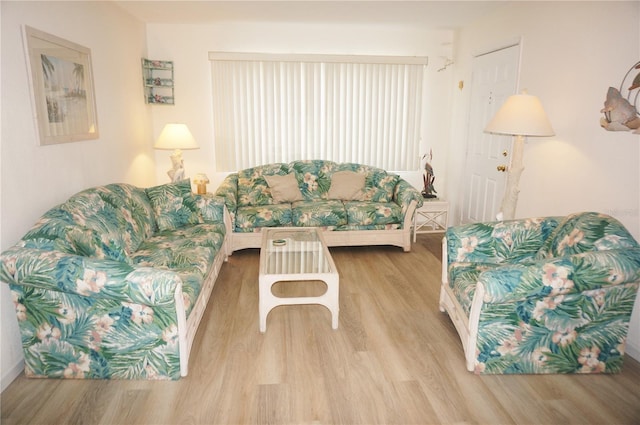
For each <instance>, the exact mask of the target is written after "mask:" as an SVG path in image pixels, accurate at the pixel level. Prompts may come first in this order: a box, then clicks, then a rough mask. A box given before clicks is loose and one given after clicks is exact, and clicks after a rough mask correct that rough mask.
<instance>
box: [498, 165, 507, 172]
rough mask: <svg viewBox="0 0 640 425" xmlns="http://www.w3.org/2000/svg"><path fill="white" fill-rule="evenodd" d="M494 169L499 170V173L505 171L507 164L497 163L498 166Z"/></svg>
mask: <svg viewBox="0 0 640 425" xmlns="http://www.w3.org/2000/svg"><path fill="white" fill-rule="evenodd" d="M496 169H497V170H498V171H500V172H501V173H504V172H505V171H507V166H506V165H498V166H497V167H496Z"/></svg>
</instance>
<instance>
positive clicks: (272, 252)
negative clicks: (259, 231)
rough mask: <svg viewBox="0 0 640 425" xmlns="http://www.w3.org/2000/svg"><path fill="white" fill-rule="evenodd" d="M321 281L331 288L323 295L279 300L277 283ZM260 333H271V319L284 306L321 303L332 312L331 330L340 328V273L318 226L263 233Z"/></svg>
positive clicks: (259, 278) (272, 230)
mask: <svg viewBox="0 0 640 425" xmlns="http://www.w3.org/2000/svg"><path fill="white" fill-rule="evenodd" d="M303 281H321V282H324V283H325V285H326V286H327V289H326V291H325V292H324V293H323V294H322V295H320V296H304V297H278V296H276V295H274V293H273V290H272V287H273V285H274V284H275V283H277V282H293V283H291V284H293V285H295V282H303ZM258 286H259V317H260V332H262V333H264V332H265V331H266V330H267V316H268V315H269V312H270V311H271V310H273V309H274V308H275V307H278V306H281V305H300V304H319V305H323V306H325V307H326V308H327V309H329V311H330V312H331V327H332V328H333V329H338V314H339V309H340V307H339V286H340V285H339V274H338V271H337V269H336V266H335V264H334V262H333V259H332V258H331V254H330V253H329V249H328V248H327V244H326V242H325V240H324V237H323V235H322V231H321V230H320V229H318V228H315V227H307V228H271V229H265V230H263V235H262V246H261V249H260V271H259V275H258Z"/></svg>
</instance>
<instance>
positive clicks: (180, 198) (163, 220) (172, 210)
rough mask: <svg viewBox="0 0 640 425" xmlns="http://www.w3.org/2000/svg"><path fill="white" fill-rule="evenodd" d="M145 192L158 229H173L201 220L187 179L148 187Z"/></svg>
mask: <svg viewBox="0 0 640 425" xmlns="http://www.w3.org/2000/svg"><path fill="white" fill-rule="evenodd" d="M145 192H146V193H147V196H148V197H149V201H150V202H151V206H152V207H153V212H154V213H155V215H156V222H157V223H158V229H159V230H160V231H162V230H175V229H178V228H180V227H183V226H186V225H188V224H198V223H200V222H201V221H200V217H199V215H198V213H197V211H198V209H197V207H196V202H195V198H194V197H193V194H192V193H191V181H190V180H189V179H184V180H181V181H179V182H176V183H167V184H163V185H160V186H155V187H150V188H148V189H146V190H145Z"/></svg>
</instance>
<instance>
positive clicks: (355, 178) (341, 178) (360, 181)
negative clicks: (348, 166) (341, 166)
mask: <svg viewBox="0 0 640 425" xmlns="http://www.w3.org/2000/svg"><path fill="white" fill-rule="evenodd" d="M364 180H365V175H364V174H361V173H356V172H354V171H338V172H335V173H333V175H332V176H331V187H330V188H329V192H328V194H327V195H328V197H329V199H340V200H343V201H356V200H360V199H361V198H362V189H364Z"/></svg>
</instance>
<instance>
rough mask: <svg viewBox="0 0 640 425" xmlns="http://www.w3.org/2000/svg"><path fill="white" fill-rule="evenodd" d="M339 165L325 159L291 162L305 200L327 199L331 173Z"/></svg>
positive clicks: (290, 166)
mask: <svg viewBox="0 0 640 425" xmlns="http://www.w3.org/2000/svg"><path fill="white" fill-rule="evenodd" d="M337 167H338V164H337V163H335V162H333V161H324V160H313V161H294V162H291V163H290V164H289V170H290V171H292V172H294V173H295V174H296V178H297V179H298V183H299V185H300V192H302V196H304V200H305V201H313V200H320V199H327V192H329V188H330V187H331V174H333V172H334V171H335V170H336V169H337Z"/></svg>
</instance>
